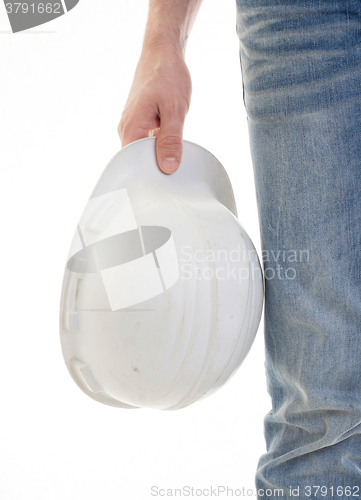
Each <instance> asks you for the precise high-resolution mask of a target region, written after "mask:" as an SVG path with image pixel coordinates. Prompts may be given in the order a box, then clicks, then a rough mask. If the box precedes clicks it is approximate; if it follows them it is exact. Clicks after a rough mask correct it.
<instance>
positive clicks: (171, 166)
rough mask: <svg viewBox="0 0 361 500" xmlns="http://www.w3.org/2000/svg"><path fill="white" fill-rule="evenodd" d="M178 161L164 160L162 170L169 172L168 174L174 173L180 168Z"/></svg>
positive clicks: (162, 160)
mask: <svg viewBox="0 0 361 500" xmlns="http://www.w3.org/2000/svg"><path fill="white" fill-rule="evenodd" d="M178 163H179V162H178V160H177V159H176V158H162V159H161V165H162V170H167V171H168V172H173V171H174V170H176V169H177V167H178Z"/></svg>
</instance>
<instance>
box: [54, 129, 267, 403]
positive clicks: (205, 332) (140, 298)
mask: <svg viewBox="0 0 361 500" xmlns="http://www.w3.org/2000/svg"><path fill="white" fill-rule="evenodd" d="M155 141H156V139H155V137H149V138H145V139H140V140H138V141H135V142H133V143H131V144H129V145H128V146H126V147H124V148H123V149H122V150H121V151H120V152H119V153H118V154H117V155H116V156H115V157H114V158H113V159H112V160H111V162H110V163H109V164H108V166H107V167H106V169H105V170H104V172H103V174H102V176H101V177H100V180H99V181H98V183H97V185H96V187H95V189H94V191H93V193H92V195H91V196H90V199H89V200H88V202H87V204H86V206H85V209H84V211H83V214H82V216H81V218H80V221H79V224H78V226H77V229H76V231H75V234H74V238H73V242H72V244H71V247H70V251H69V254H68V258H67V263H66V267H65V273H64V281H63V288H62V294H61V305H60V336H61V345H62V351H63V356H64V360H65V363H66V366H67V368H68V370H69V372H70V374H71V376H72V377H73V379H74V381H75V382H76V383H77V385H78V386H79V387H80V388H81V389H82V390H83V391H84V392H85V393H86V394H88V396H90V397H91V398H93V399H95V400H97V401H99V402H101V403H104V404H108V405H112V406H117V407H121V408H139V407H146V408H156V409H161V410H176V409H180V408H184V407H185V406H188V405H190V404H192V403H194V402H195V401H198V400H200V399H202V398H204V397H207V396H209V395H210V394H212V393H213V392H214V391H215V390H216V389H218V388H219V387H221V386H222V385H223V384H224V383H225V382H226V381H227V380H228V379H229V378H230V376H231V375H232V374H234V373H235V371H236V370H237V368H238V367H239V366H240V365H241V363H242V362H243V360H244V359H245V357H246V356H247V354H248V352H249V350H250V348H251V345H252V343H253V340H254V337H255V335H256V332H257V330H258V326H259V322H260V318H261V314H262V306H263V294H264V283H263V274H262V270H261V266H260V262H259V259H258V256H257V253H256V250H255V248H254V246H253V244H252V242H251V240H250V238H249V236H248V235H247V234H246V232H245V230H244V229H243V227H242V226H241V224H240V223H239V221H238V219H237V213H236V206H235V201H234V196H233V191H232V187H231V184H230V181H229V178H228V176H227V174H226V172H225V170H224V168H223V167H222V165H221V164H220V162H219V161H218V160H217V159H216V158H215V157H214V156H213V155H212V154H211V153H209V152H208V151H207V150H205V149H204V148H202V147H200V146H198V145H197V144H194V143H191V142H188V141H185V140H184V141H183V157H182V163H181V165H180V167H179V169H178V170H177V171H176V172H175V173H173V174H171V175H167V174H164V173H163V172H162V171H161V170H160V169H159V168H158V165H157V161H156V155H155Z"/></svg>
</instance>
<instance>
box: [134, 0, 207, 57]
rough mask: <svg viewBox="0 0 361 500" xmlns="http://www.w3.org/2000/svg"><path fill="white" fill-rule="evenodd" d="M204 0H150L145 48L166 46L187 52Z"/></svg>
mask: <svg viewBox="0 0 361 500" xmlns="http://www.w3.org/2000/svg"><path fill="white" fill-rule="evenodd" d="M202 1H203V0H149V12H148V21H147V24H146V29H145V35H144V40H143V50H148V49H150V50H152V49H153V48H154V47H165V48H171V49H175V50H177V51H180V52H181V53H182V54H183V55H184V52H185V48H186V44H187V40H188V37H189V34H190V32H191V29H192V26H193V24H194V21H195V19H196V17H197V14H198V11H199V8H200V6H201V4H202Z"/></svg>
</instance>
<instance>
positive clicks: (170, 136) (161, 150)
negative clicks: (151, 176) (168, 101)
mask: <svg viewBox="0 0 361 500" xmlns="http://www.w3.org/2000/svg"><path fill="white" fill-rule="evenodd" d="M182 133H183V122H182V121H181V120H177V121H173V122H172V123H170V122H168V123H167V122H166V123H161V126H160V130H159V133H158V135H157V142H156V155H157V162H158V166H159V168H160V169H161V170H162V171H163V172H164V173H165V174H172V173H173V172H175V171H176V170H177V169H178V167H179V165H180V163H181V160H182V153H183V140H182Z"/></svg>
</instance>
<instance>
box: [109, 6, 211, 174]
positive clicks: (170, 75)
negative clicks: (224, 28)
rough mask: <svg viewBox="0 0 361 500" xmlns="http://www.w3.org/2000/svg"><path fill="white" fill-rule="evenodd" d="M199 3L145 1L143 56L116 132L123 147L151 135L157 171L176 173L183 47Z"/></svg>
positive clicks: (184, 96) (185, 95) (186, 88)
mask: <svg viewBox="0 0 361 500" xmlns="http://www.w3.org/2000/svg"><path fill="white" fill-rule="evenodd" d="M201 3H202V0H149V14H148V21H147V26H146V30H145V35H144V41H143V48H142V53H141V56H140V59H139V62H138V65H137V68H136V71H135V75H134V79H133V83H132V86H131V89H130V92H129V96H128V99H127V102H126V104H125V107H124V110H123V113H122V117H121V120H120V123H119V126H118V132H119V136H120V140H121V142H122V147H124V146H126V145H127V144H129V143H130V142H133V141H136V140H138V139H142V138H143V137H148V136H156V137H157V140H156V154H157V162H158V165H159V168H160V169H161V170H162V171H163V172H165V173H166V174H171V173H173V172H175V171H176V170H177V169H178V167H179V165H180V162H181V159H182V152H183V137H182V135H183V126H184V120H185V117H186V115H187V113H188V110H189V106H190V101H191V93H192V82H191V77H190V74H189V71H188V68H187V66H186V64H185V61H184V53H185V47H186V43H187V40H188V36H189V33H190V31H191V28H192V26H193V23H194V21H195V18H196V15H197V13H198V10H199V8H200V5H201Z"/></svg>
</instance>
